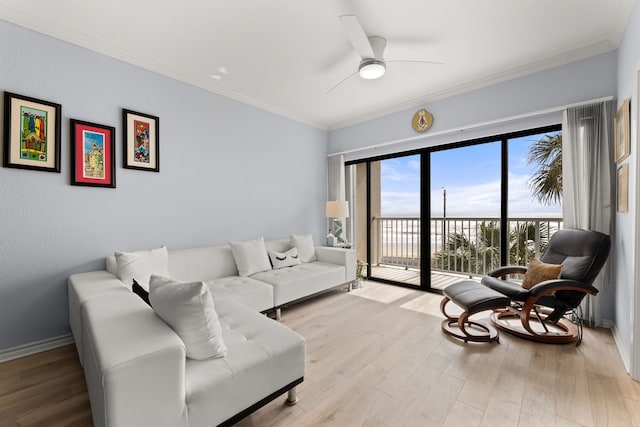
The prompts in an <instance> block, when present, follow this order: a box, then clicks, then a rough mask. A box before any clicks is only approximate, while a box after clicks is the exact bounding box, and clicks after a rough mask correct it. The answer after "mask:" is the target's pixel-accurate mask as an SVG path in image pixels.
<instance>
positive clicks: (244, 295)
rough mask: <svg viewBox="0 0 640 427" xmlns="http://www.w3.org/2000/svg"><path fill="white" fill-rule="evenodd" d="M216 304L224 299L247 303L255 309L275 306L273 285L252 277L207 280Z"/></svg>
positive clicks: (264, 309)
mask: <svg viewBox="0 0 640 427" xmlns="http://www.w3.org/2000/svg"><path fill="white" fill-rule="evenodd" d="M205 283H206V284H207V286H208V287H209V290H210V291H211V295H213V300H214V302H215V303H216V304H218V302H219V301H222V300H228V301H234V302H237V303H240V304H242V305H246V306H247V307H249V308H252V309H254V310H255V311H266V310H269V309H271V308H273V286H271V285H269V284H267V283H264V282H260V281H258V280H255V279H252V278H251V277H240V276H230V277H222V278H220V279H215V280H207V281H206V282H205Z"/></svg>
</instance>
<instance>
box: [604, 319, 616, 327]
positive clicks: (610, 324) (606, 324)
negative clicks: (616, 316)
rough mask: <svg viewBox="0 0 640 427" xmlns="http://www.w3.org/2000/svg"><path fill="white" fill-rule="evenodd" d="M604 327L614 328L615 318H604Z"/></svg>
mask: <svg viewBox="0 0 640 427" xmlns="http://www.w3.org/2000/svg"><path fill="white" fill-rule="evenodd" d="M602 327H603V328H607V329H611V328H613V320H609V319H602Z"/></svg>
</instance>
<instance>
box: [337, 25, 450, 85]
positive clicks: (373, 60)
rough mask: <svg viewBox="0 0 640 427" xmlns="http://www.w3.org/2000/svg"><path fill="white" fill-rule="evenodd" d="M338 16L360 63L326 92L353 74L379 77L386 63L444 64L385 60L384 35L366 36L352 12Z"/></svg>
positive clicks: (385, 67)
mask: <svg viewBox="0 0 640 427" xmlns="http://www.w3.org/2000/svg"><path fill="white" fill-rule="evenodd" d="M339 18H340V22H341V23H342V28H343V29H344V32H345V34H346V36H347V38H348V39H349V41H350V42H351V45H352V46H353V48H354V50H355V51H356V52H357V53H358V55H360V64H359V65H358V70H357V71H355V72H353V73H351V74H350V75H348V76H347V77H345V78H344V79H342V80H341V81H340V82H338V84H336V85H335V86H333V87H332V88H331V89H329V90H328V91H327V92H326V93H327V94H329V93H330V92H332V91H333V90H334V89H335V88H337V87H338V86H340V85H341V84H342V83H344V82H345V81H347V80H349V79H350V78H351V77H353V76H355V75H359V76H360V78H362V79H365V80H375V79H379V78H380V77H382V76H383V75H384V74H385V72H386V70H387V64H388V63H403V64H407V65H411V66H413V67H415V66H424V65H425V64H428V65H444V63H442V62H439V61H420V60H385V59H384V51H385V49H386V47H387V40H386V39H385V38H384V37H380V36H367V34H366V33H365V32H364V29H363V28H362V25H360V22H359V21H358V18H356V16H355V15H353V14H344V15H340V17H339Z"/></svg>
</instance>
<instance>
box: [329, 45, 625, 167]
mask: <svg viewBox="0 0 640 427" xmlns="http://www.w3.org/2000/svg"><path fill="white" fill-rule="evenodd" d="M615 94H616V52H609V53H605V54H601V55H597V56H594V57H591V58H588V59H584V60H581V61H576V62H572V63H569V64H566V65H563V66H560V67H556V68H552V69H549V70H546V71H542V72H538V73H534V74H530V75H527V76H524V77H520V78H516V79H513V80H508V81H505V82H502V83H499V84H495V85H493V86H488V87H485V88H481V89H477V90H474V91H471V92H467V93H464V94H461V95H457V96H452V97H449V98H445V99H441V100H438V101H434V102H430V103H428V104H425V105H424V108H426V109H427V110H429V112H431V113H432V114H433V116H434V120H433V126H432V127H431V129H429V131H427V132H426V133H425V134H424V136H423V137H422V138H420V139H417V140H414V141H410V142H403V143H398V144H394V145H390V146H385V147H379V148H375V149H369V150H365V151H361V152H354V153H350V154H347V155H346V156H345V157H346V158H347V159H355V158H364V157H367V156H371V155H378V154H387V153H390V152H398V151H406V150H410V149H414V148H421V147H427V146H432V145H439V144H444V143H447V142H455V141H464V140H469V139H473V138H478V137H482V136H492V135H496V134H499V133H505V132H513V131H517V130H523V129H531V128H533V127H538V126H544V125H547V124H557V123H560V122H561V121H562V114H561V112H556V113H547V114H543V115H541V116H538V117H528V118H519V119H517V120H513V121H509V122H506V123H501V124H489V125H487V126H482V127H479V128H475V129H466V130H464V131H460V130H457V129H460V128H468V127H470V126H471V125H475V124H479V123H487V122H494V121H499V120H503V119H505V118H512V117H517V116H524V115H528V114H530V113H533V112H539V111H545V110H548V109H551V108H554V107H560V106H563V105H567V104H572V103H576V102H582V101H585V100H591V99H597V98H600V97H606V96H615ZM419 108H422V107H415V108H409V109H406V110H404V111H400V112H396V113H392V114H389V115H386V116H383V117H380V118H377V119H374V120H369V121H367V122H363V123H359V124H356V125H353V126H348V127H344V128H340V129H336V130H333V131H331V132H330V133H329V153H337V152H345V151H351V150H358V149H361V148H362V147H369V146H373V145H377V144H385V143H387V142H390V141H397V140H402V139H406V138H412V137H421V135H420V134H418V133H417V132H415V131H414V130H413V129H412V127H411V118H412V116H413V114H414V113H415V112H416V111H417V110H418V109H419ZM453 129H456V131H455V132H453V133H449V134H443V133H446V132H447V131H449V130H453ZM432 135H436V136H432Z"/></svg>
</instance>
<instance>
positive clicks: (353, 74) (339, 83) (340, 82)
mask: <svg viewBox="0 0 640 427" xmlns="http://www.w3.org/2000/svg"><path fill="white" fill-rule="evenodd" d="M356 74H358V71H356V72H355V73H351V74H349V75H348V76H347V77H345V78H344V79H342V80H340V81H339V82H338V84H337V85H335V86H333V87H332V88H331V89H329V90H328V91H326V92H325V95H329V94H330V93H331V92H333V90H334V89H335V88H337V87H338V86H340V85H341V84H342V83H344V82H346V81H347V80H349V79H350V78H351V77H353V76H355V75H356Z"/></svg>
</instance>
